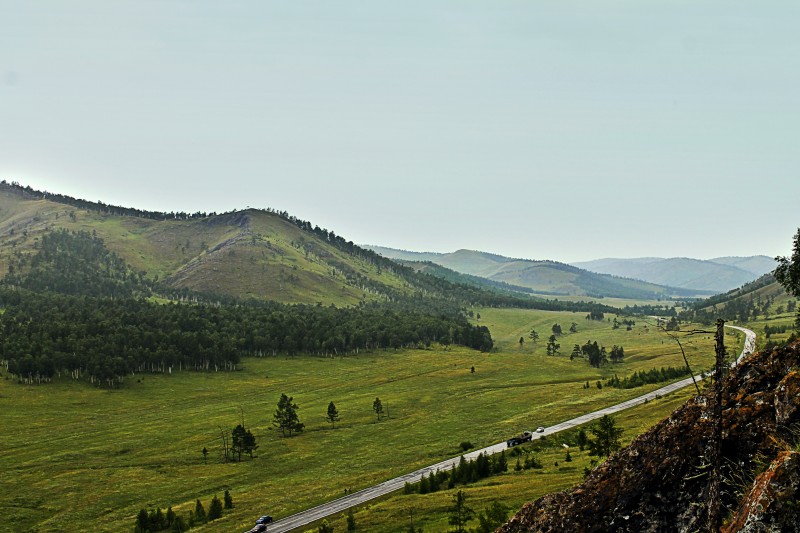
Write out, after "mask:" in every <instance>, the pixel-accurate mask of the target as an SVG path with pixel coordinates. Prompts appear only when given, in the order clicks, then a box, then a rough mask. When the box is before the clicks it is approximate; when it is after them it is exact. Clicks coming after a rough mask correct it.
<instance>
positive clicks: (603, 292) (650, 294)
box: [367, 246, 712, 299]
mask: <svg viewBox="0 0 800 533" xmlns="http://www.w3.org/2000/svg"><path fill="white" fill-rule="evenodd" d="M367 248H369V249H371V250H373V251H375V252H376V253H380V254H381V255H383V256H384V257H388V258H390V259H399V260H404V261H430V262H432V263H435V264H437V265H441V266H444V267H446V268H449V269H451V270H454V271H456V272H461V273H463V274H469V275H471V276H479V277H483V278H486V279H489V280H492V281H497V282H503V283H507V284H509V285H515V286H518V287H524V288H526V289H530V290H532V291H533V292H535V293H537V294H541V295H550V296H567V295H580V296H589V297H595V298H598V297H619V298H640V299H659V298H669V297H672V296H679V297H695V296H700V295H709V294H711V293H712V292H711V291H698V290H694V289H685V288H684V289H681V288H675V287H667V286H664V285H658V284H654V283H649V282H645V281H639V280H635V279H630V278H621V277H617V276H612V275H607V274H597V273H594V272H589V271H588V270H584V269H581V268H577V267H575V266H571V265H567V264H564V263H559V262H557V261H533V260H529V259H512V258H509V257H504V256H501V255H496V254H490V253H487V252H479V251H474V250H458V251H455V252H452V253H448V254H438V253H431V252H424V253H416V252H408V251H405V250H394V249H392V248H385V247H377V246H368V247H367Z"/></svg>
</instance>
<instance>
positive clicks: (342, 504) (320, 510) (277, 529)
mask: <svg viewBox="0 0 800 533" xmlns="http://www.w3.org/2000/svg"><path fill="white" fill-rule="evenodd" d="M725 327H727V328H732V329H737V330H739V331H741V332H743V333H744V334H745V343H744V348H743V349H742V353H741V354H740V355H739V357H738V358H737V359H736V361H735V362H734V363H732V364H733V365H735V364H737V363H738V362H739V361H740V360H741V359H742V358H743V357H744V356H746V355H748V354H750V353H752V352H753V350H754V349H755V345H756V334H755V333H754V332H753V331H751V330H749V329H746V328H741V327H738V326H725ZM695 379H696V380H697V381H701V380H702V379H704V377H703V376H702V375H698V376H695ZM690 385H692V378H691V377H689V378H686V379H682V380H681V381H676V382H675V383H670V384H669V385H666V386H664V387H661V388H660V389H656V390H654V391H652V392H648V393H647V394H643V395H641V396H637V397H636V398H633V399H630V400H628V401H626V402H622V403H618V404H616V405H612V406H610V407H606V408H604V409H600V410H598V411H594V412H591V413H587V414H585V415H581V416H579V417H576V418H573V419H571V420H567V421H565V422H561V423H559V424H555V425H553V426H550V427H547V428H545V430H544V432H543V433H534V434H533V439H534V440H536V439H539V438H541V437H543V436H546V435H553V434H555V433H558V432H560V431H564V430H566V429H571V428H574V427H576V426H580V425H582V424H585V423H587V422H591V421H592V420H596V419H598V418H601V417H603V416H604V415H610V414H614V413H618V412H619V411H623V410H625V409H630V408H631V407H635V406H637V405H641V404H643V403H645V402H648V401H651V400H654V399H656V398H657V397H659V396H664V395H666V394H669V393H671V392H674V391H676V390H679V389H682V388H684V387H688V386H690ZM510 436H511V435H509V437H510ZM507 448H508V447H507V446H506V443H505V442H501V443H498V444H494V445H492V446H487V447H486V448H481V449H480V450H474V451H472V452H469V453H466V454H464V458H465V459H467V460H473V459H475V458H477V457H478V455H480V454H482V453H484V454H487V455H492V454H495V453H500V452H501V451H503V450H505V449H507ZM460 460H461V456H458V457H453V458H451V459H447V460H445V461H441V462H439V463H436V464H433V465H430V466H426V467H425V468H420V469H419V470H415V471H414V472H411V473H409V474H405V475H402V476H400V477H396V478H394V479H389V480H387V481H384V482H383V483H379V484H377V485H373V486H372V487H368V488H366V489H363V490H360V491H358V492H353V493H351V494H347V495H346V496H343V497H341V498H338V499H336V500H333V501H330V502H327V503H324V504H322V505H318V506H317V507H312V508H311V509H307V510H305V511H301V512H299V513H296V514H293V515H291V516H287V517H286V518H281V519H280V520H277V521H275V522H273V523H272V524H270V525H269V529H268V531H269V533H285V532H288V531H292V530H294V529H297V528H300V527H303V526H307V525H308V524H311V523H313V522H316V521H317V520H322V519H323V518H325V517H327V516H330V515H332V514H336V513H340V512H342V511H346V510H347V509H349V508H350V507H354V506H356V505H361V504H363V503H366V502H368V501H370V500H373V499H375V498H379V497H381V496H384V495H386V494H389V493H390V492H394V491H396V490H400V489H402V488H403V487H404V485H405V484H406V483H416V482H418V481H419V480H420V479H421V478H422V476H423V475H425V476H427V475H429V474H430V473H432V472H436V471H437V470H449V469H451V468H453V467H454V466H456V465H457V464H458V462H459V461H460Z"/></svg>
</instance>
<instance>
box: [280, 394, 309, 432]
mask: <svg viewBox="0 0 800 533" xmlns="http://www.w3.org/2000/svg"><path fill="white" fill-rule="evenodd" d="M298 409H299V407H298V406H297V404H296V403H294V399H293V398H292V397H291V396H286V395H285V394H281V398H280V400H278V409H277V410H276V411H275V414H274V415H273V421H272V425H274V426H275V427H277V428H279V429H280V430H281V434H282V435H283V436H284V437H285V436H286V435H287V434H288V435H289V436H290V437H291V436H292V433H294V432H297V433H300V432H301V431H303V428H305V427H306V425H305V424H303V423H301V422H300V417H299V416H298V415H297V410H298Z"/></svg>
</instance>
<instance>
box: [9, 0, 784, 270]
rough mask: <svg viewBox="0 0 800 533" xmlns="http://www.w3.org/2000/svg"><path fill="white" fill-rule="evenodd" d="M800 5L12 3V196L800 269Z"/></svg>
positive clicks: (581, 253) (453, 242) (406, 242)
mask: <svg viewBox="0 0 800 533" xmlns="http://www.w3.org/2000/svg"><path fill="white" fill-rule="evenodd" d="M799 23H800V2H797V1H796V0H786V1H780V2H777V1H769V0H767V1H760V2H753V1H752V0H747V1H735V0H734V1H731V0H713V1H702V0H688V1H678V0H673V1H664V2H661V1H655V0H653V1H641V0H631V1H610V0H608V1H604V0H587V1H582V2H574V1H563V0H559V1H552V0H549V1H538V0H527V1H502V0H491V1H489V0H487V1H484V2H473V1H469V0H454V1H450V2H446V1H435V0H426V1H408V0H406V1H402V2H398V1H391V2H389V1H378V0H362V1H359V2H351V1H335V0H320V1H303V0H291V1H289V0H281V1H271V0H254V1H238V2H237V1H229V0H226V1H224V2H223V1H219V2H208V1H198V0H192V1H179V0H164V1H152V0H150V1H148V0H136V1H115V0H114V1H111V0H98V1H83V0H69V1H67V0H64V1H60V2H59V1H44V0H31V1H18V0H0V179H6V180H16V181H19V182H21V183H22V184H25V185H30V186H32V187H34V188H37V189H43V190H49V191H54V192H60V193H63V194H68V195H71V196H75V197H80V198H85V199H88V200H100V201H103V202H106V203H111V204H120V205H125V206H131V207H138V208H142V209H152V210H163V211H189V212H194V211H198V210H199V211H207V212H211V211H217V212H222V211H229V210H234V209H240V208H245V207H247V206H251V207H272V208H276V209H279V210H286V211H288V212H289V213H291V214H293V215H296V216H298V217H300V218H303V219H306V220H310V221H311V222H313V223H315V224H318V225H320V226H322V227H326V228H328V229H330V230H333V231H335V232H336V233H337V234H339V235H342V236H344V237H346V238H347V239H352V240H353V241H355V242H357V243H367V244H380V245H385V246H391V247H396V248H404V249H408V250H416V251H454V250H456V249H459V248H470V249H478V250H484V251H490V252H495V253H500V254H503V255H508V256H513V257H525V258H532V259H555V260H560V261H577V260H588V259H594V258H599V257H638V256H689V257H697V258H710V257H715V256H721V255H752V254H760V253H763V254H767V255H776V254H781V255H785V254H788V253H789V251H790V246H791V238H792V236H793V234H794V233H795V231H796V229H797V227H798V226H800V208H799V207H798V206H800V102H799V101H798V99H800V31H798V24H799Z"/></svg>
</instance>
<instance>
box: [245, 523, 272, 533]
mask: <svg viewBox="0 0 800 533" xmlns="http://www.w3.org/2000/svg"><path fill="white" fill-rule="evenodd" d="M266 530H267V524H256V525H254V526H253V529H248V530H247V531H245V532H244V533H264V532H265V531H266Z"/></svg>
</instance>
